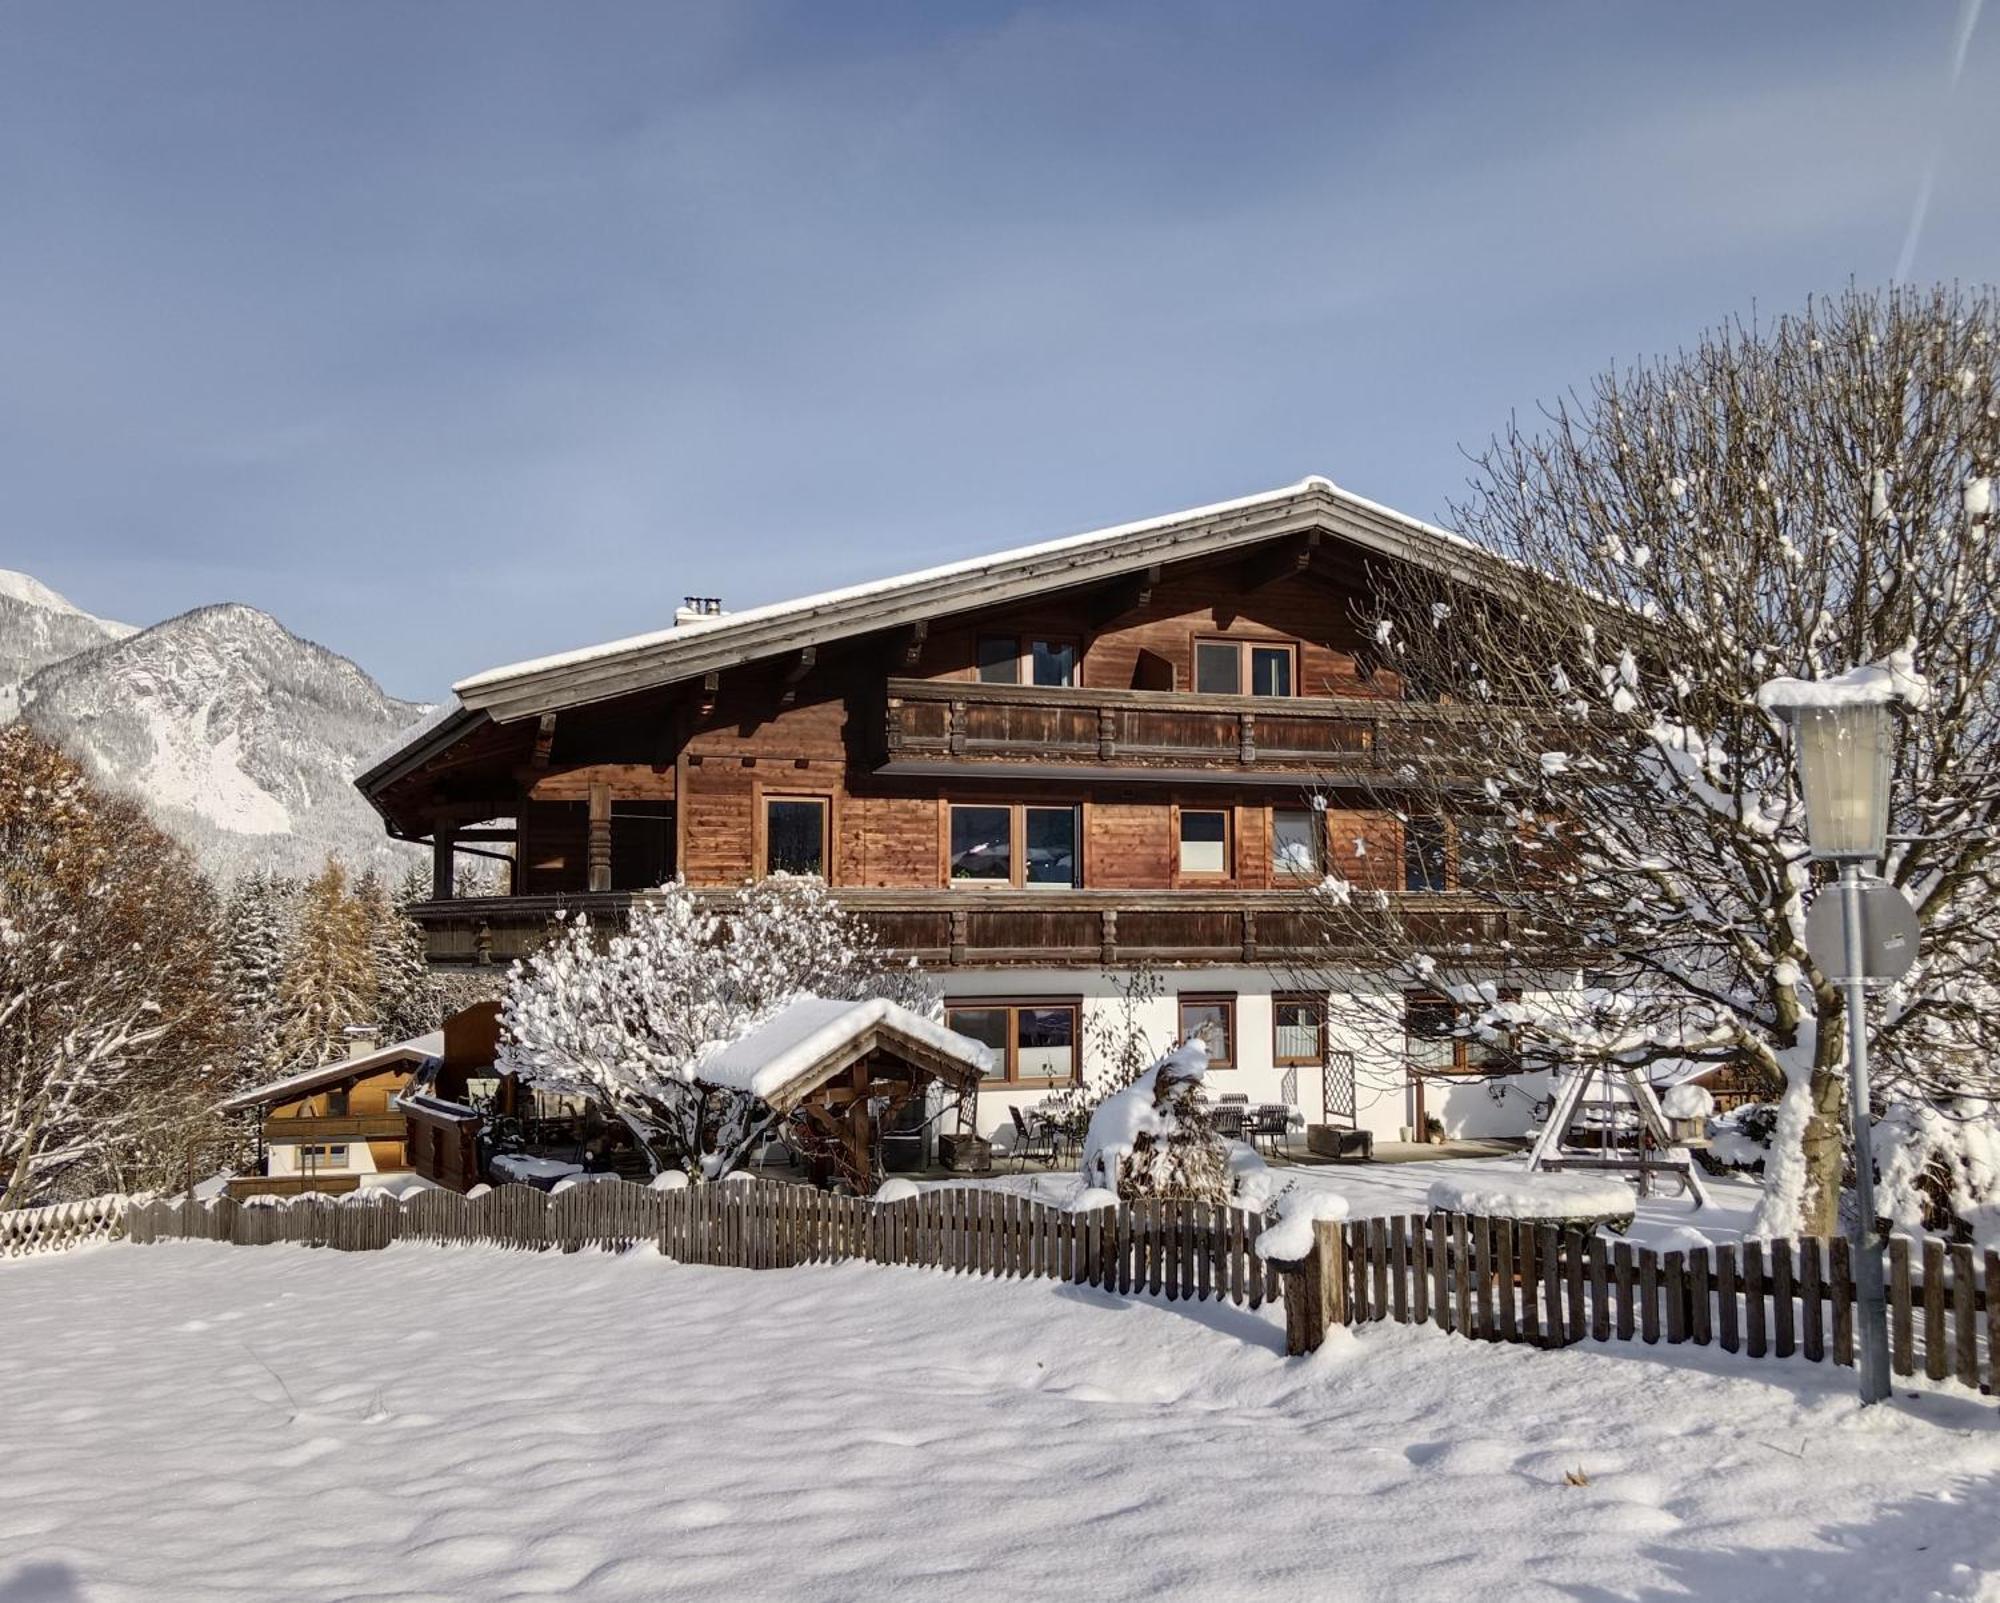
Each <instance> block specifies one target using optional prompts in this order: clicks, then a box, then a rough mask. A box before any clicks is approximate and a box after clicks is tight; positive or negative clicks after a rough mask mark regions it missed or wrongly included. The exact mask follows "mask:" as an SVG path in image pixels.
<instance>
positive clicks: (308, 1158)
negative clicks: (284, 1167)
mask: <svg viewBox="0 0 2000 1603" xmlns="http://www.w3.org/2000/svg"><path fill="white" fill-rule="evenodd" d="M299 1167H300V1168H301V1169H345V1168H346V1167H347V1148H346V1146H345V1145H344V1144H337V1145H334V1146H317V1145H314V1146H302V1147H300V1148H299Z"/></svg>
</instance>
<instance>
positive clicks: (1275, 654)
mask: <svg viewBox="0 0 2000 1603" xmlns="http://www.w3.org/2000/svg"><path fill="white" fill-rule="evenodd" d="M1291 693H1292V648H1291V647H1290V646H1252V647H1251V648H1250V694H1251V695H1253V696H1289V695H1290V694H1291Z"/></svg>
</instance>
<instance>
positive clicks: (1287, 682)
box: [1194, 640, 1298, 696]
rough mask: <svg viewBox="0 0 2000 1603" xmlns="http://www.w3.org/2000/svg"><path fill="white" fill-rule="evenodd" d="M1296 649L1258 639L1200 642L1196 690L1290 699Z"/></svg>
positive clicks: (1196, 654) (1209, 693) (1196, 652)
mask: <svg viewBox="0 0 2000 1603" xmlns="http://www.w3.org/2000/svg"><path fill="white" fill-rule="evenodd" d="M1297 663H1298V651H1297V648H1296V647H1294V646H1292V645H1289V644H1285V645H1279V644H1274V643H1272V642H1269V641H1255V640H1197V641H1196V642H1195V643H1194V687H1195V689H1196V690H1198V691H1200V692H1201V693H1202V694H1203V695H1207V696H1240V695H1242V694H1243V693H1244V692H1245V691H1246V690H1247V691H1248V692H1249V693H1250V694H1251V695H1253V696H1289V695H1291V694H1292V693H1293V691H1292V682H1293V680H1294V679H1295V678H1297V673H1296V668H1297Z"/></svg>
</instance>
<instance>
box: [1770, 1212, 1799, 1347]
mask: <svg viewBox="0 0 2000 1603" xmlns="http://www.w3.org/2000/svg"><path fill="white" fill-rule="evenodd" d="M1771 1330H1772V1342H1771V1350H1772V1351H1773V1352H1774V1353H1775V1354H1776V1355H1777V1356H1778V1357H1780V1358H1789V1357H1791V1356H1792V1354H1793V1353H1795V1352H1797V1351H1798V1345H1799V1344H1798V1326H1797V1321H1796V1319H1795V1318H1794V1316H1793V1309H1792V1244H1791V1242H1789V1241H1774V1242H1772V1243H1771Z"/></svg>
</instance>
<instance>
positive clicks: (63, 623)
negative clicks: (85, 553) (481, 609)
mask: <svg viewBox="0 0 2000 1603" xmlns="http://www.w3.org/2000/svg"><path fill="white" fill-rule="evenodd" d="M0 625H7V626H10V627H9V628H8V630H7V632H6V633H5V634H4V635H0V638H5V639H7V640H8V643H9V645H10V646H12V645H13V644H14V641H15V634H14V629H15V628H17V627H18V629H19V630H20V635H19V638H20V639H21V640H22V641H24V642H30V643H32V645H33V647H34V649H33V651H25V650H24V651H9V652H7V653H4V654H0V669H4V667H5V665H6V664H7V663H8V662H11V661H13V660H15V659H16V658H18V659H20V660H21V661H23V662H30V661H31V659H35V658H41V659H45V660H39V661H34V662H32V666H31V667H30V669H29V671H28V672H27V673H25V674H24V675H23V676H22V677H21V678H20V679H19V680H18V681H16V682H14V683H13V684H11V685H10V686H7V687H5V693H6V695H7V697H8V699H7V700H0V722H5V721H7V719H8V717H10V716H16V715H17V716H19V717H20V718H21V719H22V720H23V721H24V722H26V723H27V724H28V725H29V726H30V727H32V728H34V729H35V730H36V731H38V732H39V733H41V734H42V735H44V736H46V737H47V738H49V739H52V740H54V741H56V742H57V743H58V744H60V745H62V746H63V747H64V748H65V749H66V750H68V751H69V752H71V753H72V754H73V755H74V756H76V757H77V758H78V759H79V760H81V761H82V762H83V764H84V765H85V767H86V769H88V770H89V771H90V773H91V774H92V776H93V777H94V778H95V779H97V780H98V781H99V782H100V783H103V784H104V785H106V786H107V787H109V788H111V789H115V790H122V791H125V792H127V793H129V794H132V795H134V796H137V797H138V798H139V799H140V800H141V801H142V802H143V803H144V804H145V805H146V807H147V810H148V811H149V812H150V813H151V814H152V815H153V817H154V818H155V820H156V821H157V822H158V823H159V824H160V825H161V826H162V827H163V828H164V829H166V830H167V832H168V833H169V834H171V835H173V836H175V837H176V838H178V839H180V840H182V841H184V842H185V843H186V844H187V845H188V846H190V847H191V848H192V849H193V850H194V852H195V855H196V856H197V858H199V859H200V860H201V862H202V863H203V866H204V867H206V868H207V869H208V870H209V871H210V873H211V874H213V875H215V876H216V877H217V878H219V879H225V880H226V879H229V878H233V877H234V876H235V875H237V874H239V873H242V872H246V871H248V870H251V869H265V870H269V871H271V872H275V873H283V874H305V873H311V872H313V871H315V870H316V869H317V868H318V867H319V865H320V863H321V862H322V861H323V860H324V859H325V858H326V857H327V856H328V855H332V856H335V857H338V858H340V859H341V860H342V861H344V862H345V863H347V864H348V866H349V867H350V868H351V869H353V870H355V871H357V872H358V871H361V870H364V869H368V868H375V869H378V870H381V871H383V872H388V873H400V872H401V871H402V870H404V869H405V868H407V867H409V866H411V865H412V864H413V863H415V862H416V861H417V859H418V856H419V854H418V852H417V851H416V850H415V849H414V848H410V847H406V846H402V845H400V844H399V843H396V842H393V841H391V840H390V839H389V837H388V836H387V835H386V834H385V832H384V831H383V828H382V824H381V820H380V819H379V818H378V817H377V816H376V814H375V813H374V811H373V809H371V808H370V807H369V806H368V804H367V803H366V802H365V801H364V800H363V799H362V798H361V796H360V795H359V793H357V792H356V791H355V789H354V787H353V784H352V781H353V778H354V775H355V773H356V772H358V770H359V768H360V766H361V764H362V763H363V761H364V760H365V759H367V758H368V757H369V756H370V755H372V754H373V753H374V752H375V751H377V750H379V749H380V748H381V747H382V746H383V745H385V744H386V743H388V742H389V741H390V740H391V739H392V738H393V737H394V736H395V735H396V734H397V733H398V732H399V731H401V730H403V729H405V728H408V727H409V726H411V725H413V724H415V723H416V722H418V721H420V720H421V719H422V718H423V717H424V716H425V715H426V714H427V713H428V712H429V710H430V709H429V708H428V707H427V706H426V705H425V704H423V703H420V702H409V701H403V700H401V699H399V698H397V697H394V696H391V695H389V694H388V693H387V692H386V691H384V690H383V689H382V687H381V686H380V685H379V684H378V683H377V682H376V681H375V680H374V679H373V678H372V677H371V676H370V675H369V674H368V673H367V672H365V671H364V670H363V669H362V668H361V667H360V666H359V665H357V664H356V663H354V662H353V661H352V660H351V659H349V658H347V657H344V656H342V655H341V654H340V653H338V652H336V651H333V650H331V649H329V648H328V647H325V646H322V645H319V644H317V643H316V642H314V641H310V640H306V639H304V638H303V637H301V636H298V635H295V634H293V633H292V632H291V631H290V630H289V629H287V628H286V627H285V626H284V624H283V623H282V622H280V621H279V620H278V619H277V618H274V617H273V616H271V614H269V613H267V612H264V611H262V610H261V609H260V608H257V607H254V606H251V605H249V604H248V603H246V602H238V601H221V602H211V603H208V604H206V605H203V606H199V607H194V608H191V609H189V610H188V611H186V612H183V613H179V614H176V615H175V616H173V617H171V618H166V619H163V620H161V621H160V622H159V623H156V624H152V625H150V626H148V627H146V628H141V629H133V628H130V627H129V626H127V625H122V624H111V623H108V622H107V621H106V620H102V619H97V618H93V617H92V616H91V615H90V614H88V613H85V612H83V611H81V609H78V608H76V607H75V606H74V605H73V604H72V603H70V602H69V601H68V600H67V599H66V598H65V597H63V596H61V595H59V594H58V593H57V592H55V591H53V590H51V589H49V587H47V586H46V585H42V584H41V583H40V582H39V581H37V580H34V579H33V578H32V577H30V576H29V575H26V574H15V573H11V572H6V571H4V570H0ZM65 645H71V646H72V647H73V649H68V650H63V649H61V648H62V647H63V646H65ZM10 701H11V704H10Z"/></svg>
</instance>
